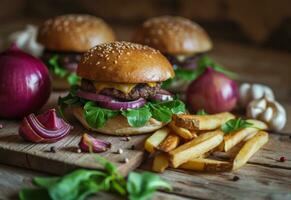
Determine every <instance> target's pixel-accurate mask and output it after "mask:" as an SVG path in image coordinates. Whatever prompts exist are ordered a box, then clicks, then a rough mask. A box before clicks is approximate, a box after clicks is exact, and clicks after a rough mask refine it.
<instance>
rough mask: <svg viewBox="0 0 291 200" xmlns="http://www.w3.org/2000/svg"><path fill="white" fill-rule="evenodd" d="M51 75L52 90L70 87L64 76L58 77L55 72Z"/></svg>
mask: <svg viewBox="0 0 291 200" xmlns="http://www.w3.org/2000/svg"><path fill="white" fill-rule="evenodd" d="M51 76H52V83H53V89H54V90H68V89H70V87H71V86H70V84H69V83H68V80H67V78H66V77H63V78H61V77H59V76H56V75H55V74H53V73H51Z"/></svg>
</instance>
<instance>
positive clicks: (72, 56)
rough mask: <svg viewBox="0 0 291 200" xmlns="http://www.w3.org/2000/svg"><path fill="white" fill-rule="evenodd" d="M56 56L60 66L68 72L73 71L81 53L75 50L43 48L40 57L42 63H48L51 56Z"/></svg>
mask: <svg viewBox="0 0 291 200" xmlns="http://www.w3.org/2000/svg"><path fill="white" fill-rule="evenodd" d="M56 55H57V56H58V63H59V65H60V67H63V68H66V69H67V70H69V71H70V72H75V71H76V69H77V66H78V63H79V62H80V60H81V56H82V53H76V52H60V51H50V50H47V49H46V50H44V52H43V55H42V57H41V59H42V60H43V61H44V63H48V62H49V60H50V59H51V58H52V57H53V56H56Z"/></svg>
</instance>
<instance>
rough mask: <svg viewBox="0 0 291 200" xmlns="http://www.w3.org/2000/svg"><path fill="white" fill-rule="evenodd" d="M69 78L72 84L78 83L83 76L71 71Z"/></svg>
mask: <svg viewBox="0 0 291 200" xmlns="http://www.w3.org/2000/svg"><path fill="white" fill-rule="evenodd" d="M67 80H68V82H69V84H70V85H77V84H78V83H79V82H80V81H81V78H80V77H79V76H77V75H76V74H75V73H70V74H69V75H68V77H67Z"/></svg>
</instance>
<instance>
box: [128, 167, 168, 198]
mask: <svg viewBox="0 0 291 200" xmlns="http://www.w3.org/2000/svg"><path fill="white" fill-rule="evenodd" d="M157 188H163V189H167V190H171V189H172V187H171V186H170V185H169V184H168V183H167V182H165V181H163V180H162V179H161V178H160V177H159V176H157V175H155V174H153V173H150V172H144V173H136V172H131V173H130V174H129V176H128V179H127V184H126V189H127V191H128V194H129V195H128V199H129V200H146V199H149V198H150V197H151V196H152V194H153V193H154V192H155V191H156V189H157Z"/></svg>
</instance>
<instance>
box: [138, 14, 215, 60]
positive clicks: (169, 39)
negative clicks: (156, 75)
mask: <svg viewBox="0 0 291 200" xmlns="http://www.w3.org/2000/svg"><path fill="white" fill-rule="evenodd" d="M133 41H134V42H137V43H140V44H145V45H149V46H151V47H153V48H155V49H158V50H160V51H161V52H163V53H168V54H174V55H185V54H196V53H202V52H206V51H208V50H210V49H211V48H212V42H211V40H210V38H209V36H208V34H207V33H206V32H205V31H204V30H203V28H202V27H201V26H199V25H198V24H196V23H195V22H192V21H191V20H189V19H186V18H182V17H174V16H161V17H156V18H152V19H149V20H147V21H145V22H144V23H143V24H142V25H141V27H139V28H138V29H137V31H136V32H135V34H134V36H133Z"/></svg>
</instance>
